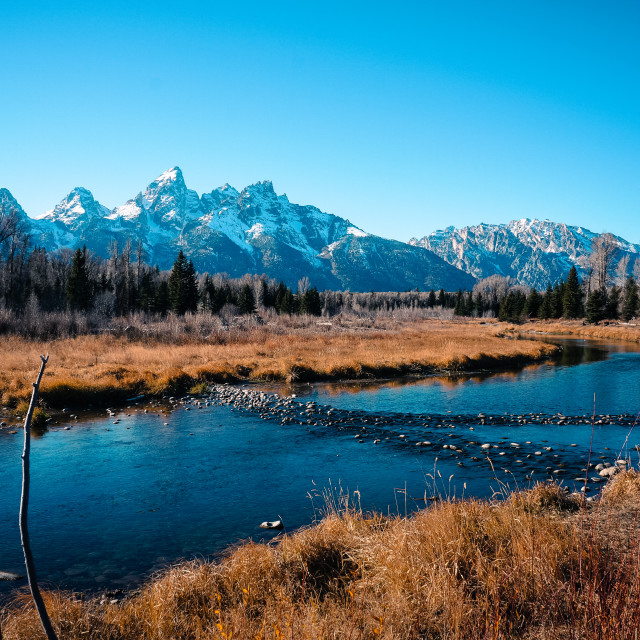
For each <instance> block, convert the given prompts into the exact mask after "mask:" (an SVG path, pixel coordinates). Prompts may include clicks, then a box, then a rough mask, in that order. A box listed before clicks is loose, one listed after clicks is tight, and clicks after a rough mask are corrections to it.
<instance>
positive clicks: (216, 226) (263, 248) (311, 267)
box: [0, 167, 475, 291]
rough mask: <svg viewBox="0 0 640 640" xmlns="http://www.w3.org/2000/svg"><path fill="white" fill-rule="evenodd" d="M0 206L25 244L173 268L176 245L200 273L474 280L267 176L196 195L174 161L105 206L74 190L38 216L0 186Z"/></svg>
mask: <svg viewBox="0 0 640 640" xmlns="http://www.w3.org/2000/svg"><path fill="white" fill-rule="evenodd" d="M0 207H4V209H5V211H8V210H14V211H15V212H16V214H17V215H18V216H19V217H20V218H21V220H22V222H23V225H24V227H25V228H26V230H27V231H28V232H29V233H30V235H31V239H32V242H33V243H34V244H35V245H38V246H43V247H45V248H46V249H47V250H56V249H60V248H63V247H70V248H76V247H78V246H82V245H83V244H84V245H86V246H87V248H89V249H90V250H91V251H93V252H95V253H96V254H98V255H100V256H102V257H104V258H106V257H108V256H109V253H110V251H111V250H112V248H113V247H114V245H117V246H118V247H119V248H120V250H121V249H122V248H123V247H124V246H125V245H126V243H127V242H131V244H132V246H133V247H136V246H137V245H138V243H139V242H141V243H142V247H143V250H144V259H145V261H146V262H149V263H152V264H157V265H158V266H159V267H160V268H161V269H169V268H171V266H172V265H173V262H174V260H175V258H176V255H177V253H178V251H179V250H180V249H182V250H183V251H184V253H185V255H187V256H188V257H189V258H190V259H192V260H193V262H194V265H195V267H196V269H197V270H198V271H200V272H205V271H207V272H209V273H219V272H225V273H227V274H229V275H230V276H232V277H239V276H242V275H244V274H245V273H259V274H262V273H265V274H266V275H268V276H269V277H273V278H275V279H277V280H284V281H285V282H286V283H287V284H289V285H291V286H295V285H296V284H297V282H298V280H299V279H301V278H303V277H305V276H306V277H308V278H309V280H310V282H311V284H312V285H315V286H317V287H318V288H319V289H325V288H328V289H351V290H353V291H371V290H376V291H384V290H407V289H414V288H416V287H419V288H420V289H423V290H424V289H429V288H434V289H439V288H445V289H447V290H455V289H458V288H469V287H471V286H473V283H474V282H475V279H474V278H473V276H470V275H469V274H467V273H465V272H463V271H461V270H459V269H458V268H456V267H453V266H451V265H449V264H447V262H445V261H444V260H442V259H441V258H439V257H438V256H436V255H435V254H434V253H433V252H432V251H430V250H428V249H425V248H423V247H418V246H412V245H409V244H406V243H402V242H398V241H396V240H388V239H385V238H381V237H379V236H374V235H371V234H368V233H366V232H365V231H363V230H362V229H360V228H358V227H357V226H355V225H353V224H351V223H350V222H349V221H348V220H345V219H343V218H340V217H338V216H335V215H332V214H328V213H324V212H322V211H320V210H319V209H317V208H316V207H313V206H308V205H298V204H294V203H291V202H290V201H289V199H288V198H287V196H286V195H277V194H276V193H275V191H274V189H273V185H272V184H271V182H268V181H265V182H258V183H256V184H254V185H251V186H249V187H246V188H245V189H243V190H242V191H237V190H236V189H234V188H233V187H231V186H229V185H228V184H225V185H224V186H222V187H220V188H218V189H214V190H213V191H211V192H210V193H205V194H203V195H202V196H199V195H198V194H197V193H196V192H195V191H193V190H192V189H189V188H187V185H186V183H185V181H184V176H183V175H182V171H181V170H180V169H179V168H178V167H173V168H172V169H169V170H168V171H165V172H164V173H163V174H161V175H160V176H159V177H158V178H157V179H156V180H154V181H153V182H151V184H150V185H149V186H148V187H147V188H146V189H145V191H143V192H140V193H139V194H138V195H136V196H135V197H134V198H132V199H131V200H129V201H127V202H126V203H125V204H123V205H121V206H117V207H115V208H114V209H111V210H110V209H108V208H107V207H105V206H103V205H101V204H100V203H99V202H97V201H96V200H95V199H94V197H93V195H92V194H91V192H90V191H88V190H86V189H84V188H80V187H78V188H75V189H73V190H72V191H71V192H70V193H69V194H68V195H67V196H66V198H64V199H63V200H62V201H61V202H60V203H59V204H58V205H56V207H54V208H53V209H51V210H50V211H47V212H46V213H45V214H44V215H43V216H41V217H40V218H38V219H33V218H29V217H28V216H27V214H26V213H25V212H24V210H23V209H22V208H21V207H20V205H19V204H18V203H17V202H16V201H15V199H14V198H13V196H11V194H10V192H9V191H8V190H7V189H2V190H0Z"/></svg>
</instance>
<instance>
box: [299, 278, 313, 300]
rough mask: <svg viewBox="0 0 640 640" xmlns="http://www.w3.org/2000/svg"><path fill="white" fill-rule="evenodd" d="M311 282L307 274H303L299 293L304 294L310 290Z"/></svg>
mask: <svg viewBox="0 0 640 640" xmlns="http://www.w3.org/2000/svg"><path fill="white" fill-rule="evenodd" d="M310 285H311V283H310V282H309V278H308V277H307V276H303V277H302V278H300V280H298V295H300V296H302V295H304V294H305V293H307V291H308V290H309V287H310Z"/></svg>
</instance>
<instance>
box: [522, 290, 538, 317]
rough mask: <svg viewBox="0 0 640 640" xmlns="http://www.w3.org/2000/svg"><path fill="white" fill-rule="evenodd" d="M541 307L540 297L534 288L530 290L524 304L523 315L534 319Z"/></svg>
mask: <svg viewBox="0 0 640 640" xmlns="http://www.w3.org/2000/svg"><path fill="white" fill-rule="evenodd" d="M541 306H542V296H541V295H540V294H539V293H538V291H537V290H536V288H535V287H534V288H533V289H531V291H530V293H529V295H528V296H527V301H526V302H525V305H524V309H523V313H524V315H526V316H527V317H529V318H536V317H537V316H538V312H539V311H540V307H541Z"/></svg>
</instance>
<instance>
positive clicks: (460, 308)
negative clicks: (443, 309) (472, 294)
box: [453, 289, 465, 316]
mask: <svg viewBox="0 0 640 640" xmlns="http://www.w3.org/2000/svg"><path fill="white" fill-rule="evenodd" d="M464 309H465V304H464V296H463V294H462V289H458V292H457V293H456V303H455V306H454V307H453V313H455V314H456V315H457V316H463V315H465V314H464Z"/></svg>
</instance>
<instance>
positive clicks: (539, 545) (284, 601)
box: [2, 471, 640, 640]
mask: <svg viewBox="0 0 640 640" xmlns="http://www.w3.org/2000/svg"><path fill="white" fill-rule="evenodd" d="M609 494H610V495H611V497H612V499H611V500H610V499H609V497H608V496H609ZM639 499H640V476H639V475H638V474H637V473H635V472H633V471H624V472H621V473H620V474H619V475H618V476H617V477H615V478H614V479H613V480H611V481H610V483H609V485H608V488H607V489H605V491H604V493H603V498H602V500H601V501H600V502H599V504H598V505H597V506H596V507H592V508H590V509H586V508H581V505H580V502H579V501H573V500H572V499H569V498H567V497H566V496H565V494H564V493H563V492H562V491H561V490H560V489H559V488H558V487H557V486H555V485H538V486H537V487H535V488H533V489H531V490H529V491H524V492H520V493H515V494H513V495H511V496H509V497H507V498H506V499H505V500H503V501H501V502H489V501H480V500H464V501H460V502H449V501H444V502H441V503H437V504H435V505H433V506H432V507H430V508H427V509H425V510H424V511H421V512H419V513H416V514H414V515H411V516H409V517H405V518H402V517H383V516H380V515H371V514H369V515H367V514H363V513H361V512H360V511H359V510H357V509H353V508H351V509H349V508H346V509H345V508H342V509H340V508H338V509H332V510H330V512H329V513H328V515H327V516H326V517H325V518H324V519H323V520H322V521H321V522H320V523H319V524H317V525H314V526H311V527H310V528H308V529H306V530H302V531H299V532H297V533H294V534H293V535H290V536H284V537H282V538H281V541H280V543H279V544H255V543H248V544H245V545H242V546H240V547H238V548H236V549H235V550H231V551H229V552H228V555H227V556H226V557H225V558H223V559H222V560H220V561H218V562H214V561H206V560H198V561H192V562H183V563H181V564H179V565H176V566H175V567H173V568H170V569H168V570H167V571H165V572H163V573H161V574H159V575H158V576H156V577H155V579H153V580H151V581H150V582H149V583H148V584H147V585H146V586H144V587H142V588H141V589H140V590H139V591H137V592H135V593H132V594H130V595H129V596H128V597H126V598H125V599H124V600H122V601H121V602H118V603H110V602H109V601H102V602H101V601H100V599H99V598H93V599H92V598H88V599H82V598H80V597H74V596H72V595H69V594H63V593H48V594H45V600H46V602H47V605H48V608H49V612H50V615H51V618H52V622H53V625H54V627H55V628H56V629H57V631H58V633H59V638H60V640H140V639H144V640H214V639H216V640H231V639H233V638H236V639H238V640H263V639H264V640H267V639H269V640H271V639H273V640H281V639H287V640H318V639H324V638H326V639H344V640H347V639H350V640H365V639H373V638H385V639H387V640H397V639H410V638H415V639H422V638H442V639H449V638H458V639H469V640H471V639H473V640H475V639H478V638H496V639H498V638H532V639H533V638H536V639H538V638H540V639H542V638H547V639H561V638H562V639H564V638H581V639H583V638H584V639H594V640H596V639H598V640H634V639H635V638H636V637H637V634H638V632H639V628H640V554H639V547H638V544H637V543H638V535H637V531H636V530H635V527H634V526H631V527H627V526H624V527H619V526H618V520H617V518H618V517H619V514H621V513H625V514H626V520H624V523H623V524H625V523H626V524H628V523H629V522H632V523H635V518H636V517H637V513H638V501H639ZM612 530H616V531H617V532H618V533H620V534H621V537H618V538H617V539H614V537H613V536H612V535H611V531H612ZM614 540H615V541H614ZM3 618H4V620H3V621H2V633H3V636H4V640H40V639H41V638H43V637H44V636H43V634H42V631H41V629H40V626H39V621H38V619H37V616H36V615H35V612H34V610H33V605H32V603H31V599H30V596H28V595H26V594H25V595H24V596H23V597H21V598H19V599H18V600H17V601H15V602H14V603H13V604H12V605H11V606H10V607H9V608H8V609H7V610H5V612H4V614H3Z"/></svg>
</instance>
